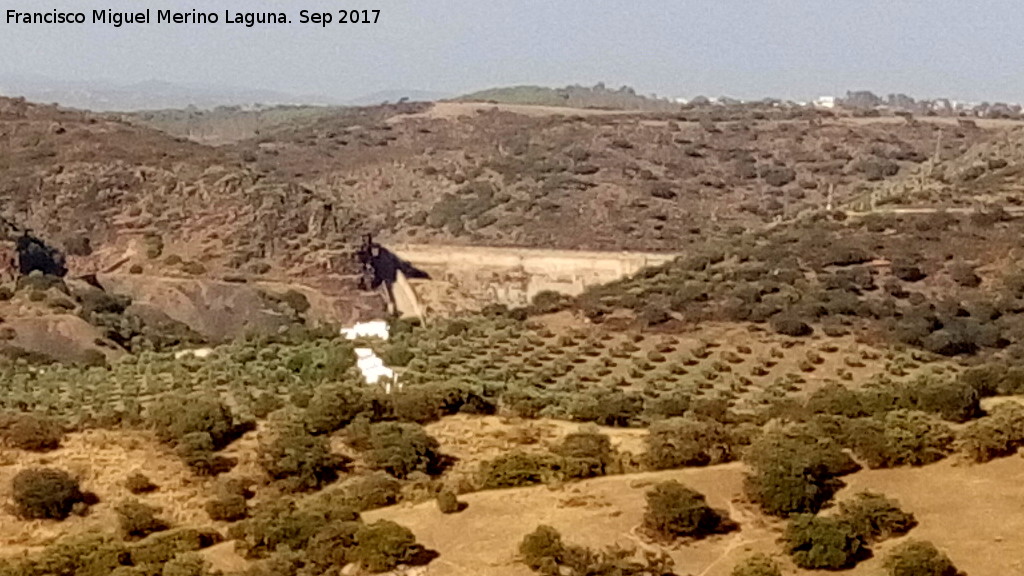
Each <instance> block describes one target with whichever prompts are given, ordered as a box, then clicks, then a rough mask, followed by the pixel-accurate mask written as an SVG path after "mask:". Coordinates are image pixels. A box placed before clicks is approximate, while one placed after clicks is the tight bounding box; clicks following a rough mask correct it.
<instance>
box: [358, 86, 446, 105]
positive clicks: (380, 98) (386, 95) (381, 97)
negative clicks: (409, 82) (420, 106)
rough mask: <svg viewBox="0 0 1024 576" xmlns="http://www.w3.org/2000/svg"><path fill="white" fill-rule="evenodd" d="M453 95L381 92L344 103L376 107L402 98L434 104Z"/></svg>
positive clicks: (425, 92) (398, 90)
mask: <svg viewBox="0 0 1024 576" xmlns="http://www.w3.org/2000/svg"><path fill="white" fill-rule="evenodd" d="M452 96H454V94H450V93H447V92H434V91H430V90H401V89H395V90H381V91H379V92H374V93H372V94H367V95H366V96H360V97H359V98H353V99H352V100H349V101H347V102H345V104H348V105H349V106H376V105H378V104H382V103H384V102H390V103H396V102H398V101H400V100H402V99H403V98H405V99H406V100H407V101H409V102H436V101H438V100H445V99H447V98H451V97H452Z"/></svg>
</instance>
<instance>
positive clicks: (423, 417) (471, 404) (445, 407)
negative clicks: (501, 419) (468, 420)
mask: <svg viewBox="0 0 1024 576" xmlns="http://www.w3.org/2000/svg"><path fill="white" fill-rule="evenodd" d="M389 398H390V399H391V401H392V402H393V407H394V415H395V418H397V419H399V420H403V421H408V422H416V423H418V424H426V423H428V422H434V421H437V420H439V419H441V418H442V417H443V416H450V415H452V414H457V413H459V412H460V411H464V412H468V413H475V414H492V413H494V404H493V403H492V402H491V401H490V400H488V399H487V398H485V397H483V396H482V395H480V394H478V393H476V392H475V391H473V390H472V389H470V388H469V387H467V386H463V385H458V384H423V385H419V386H406V387H405V388H404V389H403V390H402V391H401V392H399V393H397V394H392V395H391V396H390V397H389Z"/></svg>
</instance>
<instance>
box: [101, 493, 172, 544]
mask: <svg viewBox="0 0 1024 576" xmlns="http://www.w3.org/2000/svg"><path fill="white" fill-rule="evenodd" d="M114 510H115V511H116V512H117V524H118V529H119V531H120V534H121V538H124V539H125V540H140V539H142V538H145V537H146V536H149V535H150V534H153V533H155V532H162V531H164V530H167V529H168V528H170V526H169V525H168V524H167V521H165V520H163V519H161V518H158V517H157V514H159V513H160V509H158V508H154V507H153V506H149V505H147V504H143V503H142V502H139V501H138V500H126V501H124V502H122V503H120V504H118V505H117V507H116V508H114Z"/></svg>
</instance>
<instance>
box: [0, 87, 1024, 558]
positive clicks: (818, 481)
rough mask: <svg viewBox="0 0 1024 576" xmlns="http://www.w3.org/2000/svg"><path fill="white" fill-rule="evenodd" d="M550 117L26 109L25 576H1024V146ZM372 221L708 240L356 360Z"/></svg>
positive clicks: (703, 109) (8, 399)
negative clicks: (376, 362) (363, 362)
mask: <svg viewBox="0 0 1024 576" xmlns="http://www.w3.org/2000/svg"><path fill="white" fill-rule="evenodd" d="M587 90H590V89H587ZM591 91H592V92H593V91H594V90H591ZM603 92H614V91H607V90H603ZM511 93H515V91H511ZM569 93H570V94H572V93H573V91H572V90H570V91H569ZM634 96H635V95H634ZM545 97H547V96H545ZM495 100H496V101H497V98H495ZM531 103H532V102H531ZM539 104H544V106H529V105H525V104H523V103H521V102H517V103H511V104H505V103H499V104H491V103H480V102H446V103H438V104H422V103H416V104H410V103H401V104H396V105H387V106H379V107H369V108H345V109H332V110H317V111H310V110H308V109H301V110H278V111H277V112H276V115H272V116H268V117H267V118H268V119H270V118H273V120H272V121H267V122H265V123H263V124H261V128H260V131H259V134H256V133H253V134H245V132H246V131H247V129H243V128H239V126H243V124H241V123H239V124H233V123H232V122H233V121H234V119H235V117H234V116H233V112H232V111H229V110H221V111H220V112H218V113H217V114H210V115H207V116H197V117H191V116H187V115H182V114H184V113H182V114H177V113H171V112H164V113H160V114H150V115H149V116H148V117H145V118H143V117H141V116H135V117H132V116H131V115H128V116H117V117H113V116H108V115H97V114H91V113H87V112H73V111H67V110H62V109H59V108H55V107H50V106H40V105H36V104H31V103H28V102H24V101H18V100H10V99H0V134H3V135H4V138H0V199H2V200H3V201H4V203H3V206H2V207H0V215H2V216H3V217H4V219H5V220H4V221H5V224H4V226H5V228H4V229H3V230H2V232H3V233H4V235H5V238H4V239H3V240H4V242H5V243H4V246H5V247H6V246H8V244H13V245H16V241H17V239H18V238H29V237H31V238H35V239H37V240H38V241H39V242H40V243H42V244H41V246H43V245H45V247H48V248H52V250H49V249H47V250H44V248H42V247H40V248H39V250H40V251H42V252H45V253H46V254H47V255H49V256H50V257H51V258H52V259H54V262H51V264H53V266H52V267H51V268H48V270H51V271H50V272H49V273H44V272H45V271H44V270H41V269H35V270H34V271H31V272H26V273H22V271H21V270H10V271H9V273H8V275H7V276H4V277H3V279H0V284H2V286H0V317H2V320H0V341H2V344H3V345H2V346H0V503H2V506H0V576H44V575H45V576H50V575H54V574H57V575H69V576H70V575H75V576H78V575H82V576H107V575H117V576H158V575H159V576H207V575H211V576H212V575H213V574H225V575H226V574H235V575H245V576H271V575H273V576H282V575H283V576H320V575H331V576H338V575H344V576H351V575H357V574H370V573H373V574H400V575H408V576H416V575H418V576H430V575H435V574H436V575H445V576H447V575H456V576H461V575H467V576H468V575H474V576H477V575H483V576H528V575H530V574H540V575H542V576H584V575H586V576H669V575H679V576H684V575H698V574H699V575H701V576H782V575H786V576H813V575H815V574H821V573H823V572H821V571H823V570H827V571H830V573H832V572H834V573H839V574H849V575H850V576H878V575H879V574H886V575H888V576H955V575H956V574H958V573H960V572H961V571H963V572H964V573H967V574H970V575H971V576H1002V575H1004V574H1012V573H1016V572H1019V571H1020V564H1019V562H1020V558H1021V557H1024V556H1022V554H1024V549H1022V548H1021V544H1020V539H1019V538H1018V537H1017V534H1018V533H1019V531H1020V529H1022V528H1024V524H1022V520H1021V519H1020V518H1019V517H1018V516H1019V514H1016V510H1017V508H1019V506H1018V504H1019V499H1020V498H1024V492H1022V489H1021V487H1020V485H1019V484H1020V483H1019V482H1017V479H1018V478H1019V477H1020V475H1021V474H1024V468H1022V462H1024V459H1022V458H1021V457H1020V455H1019V454H1018V451H1019V450H1020V448H1021V446H1022V445H1024V407H1022V402H1021V398H1022V397H1024V372H1022V370H1021V368H1020V367H1019V364H1020V362H1019V360H1020V359H1021V358H1022V357H1024V323H1022V321H1024V316H1022V314H1024V269H1021V268H1020V267H1019V266H1018V260H1020V258H1019V257H1018V256H1019V251H1020V250H1021V242H1020V238H1021V237H1022V232H1024V229H1022V222H1024V221H1022V220H1021V218H1020V216H1021V215H1022V214H1021V210H1020V208H1019V207H1020V205H1021V203H1022V202H1024V196H1022V190H1024V189H1021V188H1020V186H1019V182H1018V180H1019V178H1018V176H1019V171H1020V169H1021V166H1022V164H1021V163H1022V161H1024V152H1022V151H1024V140H1022V139H1021V135H1022V132H1021V131H1020V129H1019V127H1017V126H1016V125H1015V124H1014V123H1013V122H1010V121H991V122H978V123H974V122H970V121H966V120H962V121H960V122H957V121H956V120H955V119H949V118H930V117H912V116H899V117H896V116H884V115H879V116H878V117H865V116H864V115H858V116H856V117H855V116H854V115H853V114H852V113H849V112H845V111H841V110H840V111H822V110H812V109H805V108H786V107H776V106H772V105H770V104H757V105H727V106H709V105H708V106H705V105H691V106H685V107H684V106H677V108H676V109H674V110H671V111H670V110H662V109H658V110H648V109H646V108H644V109H638V110H636V111H633V110H628V111H622V110H618V111H610V110H598V109H594V108H593V106H599V104H597V103H596V102H595V103H593V104H584V103H579V104H571V105H572V106H581V107H580V108H571V107H567V106H560V107H559V108H558V110H556V111H552V109H551V108H549V107H547V103H545V102H539ZM618 107H623V106H618ZM641 110H642V111H641ZM240 118H241V119H240V120H239V122H243V123H244V122H248V121H250V120H254V118H252V117H251V115H249V113H248V112H246V115H245V116H244V117H240ZM182 122H185V123H186V124H190V125H192V127H193V128H194V130H193V136H195V134H202V133H203V132H202V131H203V130H204V129H207V130H209V131H208V132H205V134H206V136H204V137H202V138H197V139H200V140H209V139H211V138H212V137H211V136H210V135H211V134H214V133H215V132H217V133H218V134H219V135H220V136H222V138H220V140H219V141H218V145H216V146H213V145H211V144H210V143H201V142H197V141H193V140H189V139H187V138H184V137H182V136H181V134H180V133H179V135H178V136H172V135H169V134H168V133H166V132H164V131H161V128H163V129H164V130H168V131H172V132H173V131H174V130H178V131H179V132H180V129H181V126H182ZM204 122H207V124H205V125H204ZM170 127H173V128H174V130H170ZM218 131H219V132H218ZM213 139H215V138H213ZM25 229H30V230H31V234H29V233H28V232H27V231H26V230H25ZM365 233H372V234H374V237H375V238H376V239H377V240H378V241H380V242H381V243H382V244H384V245H385V246H388V245H399V244H401V243H403V242H418V243H424V244H427V245H435V246H438V247H439V248H438V249H443V250H450V251H454V250H458V249H459V246H475V245H486V246H518V247H522V248H559V249H562V250H566V251H571V250H583V249H588V250H611V251H622V250H637V251H645V252H667V253H672V254H679V257H678V258H675V259H674V260H672V261H671V262H669V263H667V264H665V265H662V266H658V267H653V268H648V269H645V270H642V271H641V272H639V273H638V274H635V275H632V276H629V277H625V278H622V279H621V280H618V281H615V282H611V283H606V284H601V285H594V286H590V287H588V288H587V289H586V290H584V291H582V293H581V294H577V295H567V294H559V293H556V292H552V291H541V292H539V293H538V294H536V295H535V297H533V298H532V300H531V302H530V304H529V305H527V306H524V307H521V308H512V309H510V308H509V307H507V306H504V305H501V304H498V303H495V302H488V301H477V302H473V305H467V306H465V307H464V309H461V310H456V311H454V312H453V313H452V314H450V315H447V316H440V315H431V316H428V317H425V318H409V317H406V318H389V319H388V325H389V327H390V334H389V338H388V339H386V340H383V339H376V338H357V339H355V340H347V339H345V338H344V337H342V336H341V334H339V330H338V328H339V326H340V325H342V324H351V323H352V322H354V321H355V320H358V319H363V318H364V317H376V316H378V315H380V314H383V307H382V306H381V302H380V300H381V299H380V297H379V295H378V294H376V293H374V292H371V291H367V290H363V289H360V288H359V280H360V274H361V272H362V270H361V269H360V262H359V261H358V260H357V259H356V258H355V248H356V246H357V245H358V243H359V242H360V241H361V240H362V235H363V234H365ZM22 234H25V235H24V236H22ZM25 241H26V240H22V242H25ZM58 254H59V255H60V258H58V257H57V255H58ZM65 257H66V259H65ZM57 260H60V262H57ZM58 263H62V264H61V266H57V264H58ZM61 267H63V268H61ZM53 270H60V271H61V273H58V272H54V271H53ZM65 271H66V274H63V272H65ZM438 276H439V277H438V278H433V279H431V281H432V282H442V283H448V284H450V285H451V286H454V287H457V286H458V283H459V278H457V277H450V275H449V276H444V275H438ZM367 348H368V349H370V350H371V351H372V352H373V353H374V354H375V355H376V356H378V357H379V358H380V359H381V360H382V362H383V363H384V364H385V365H387V366H389V367H391V368H393V369H394V370H395V371H396V373H397V383H394V382H392V383H390V384H392V386H390V387H386V386H383V385H381V384H380V383H378V384H376V385H371V384H367V383H366V382H365V380H364V378H363V376H362V373H361V372H360V370H359V367H358V364H357V362H358V358H359V357H360V356H359V355H362V356H363V357H367V354H366V351H365V349H367ZM357 349H362V352H359V353H357V351H356V350H357Z"/></svg>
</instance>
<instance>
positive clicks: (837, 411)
mask: <svg viewBox="0 0 1024 576" xmlns="http://www.w3.org/2000/svg"><path fill="white" fill-rule="evenodd" d="M807 410H808V411H809V412H811V413H814V414H831V415H834V416H845V417H847V418H859V417H862V416H867V415H868V413H867V410H866V408H865V406H864V403H863V401H862V399H861V394H858V393H857V392H855V391H853V390H850V389H849V388H847V387H846V386H843V385H842V384H837V383H834V382H830V383H828V384H825V385H824V386H822V387H821V388H819V389H818V390H815V391H814V392H813V393H812V394H811V395H810V397H808V399H807Z"/></svg>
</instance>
